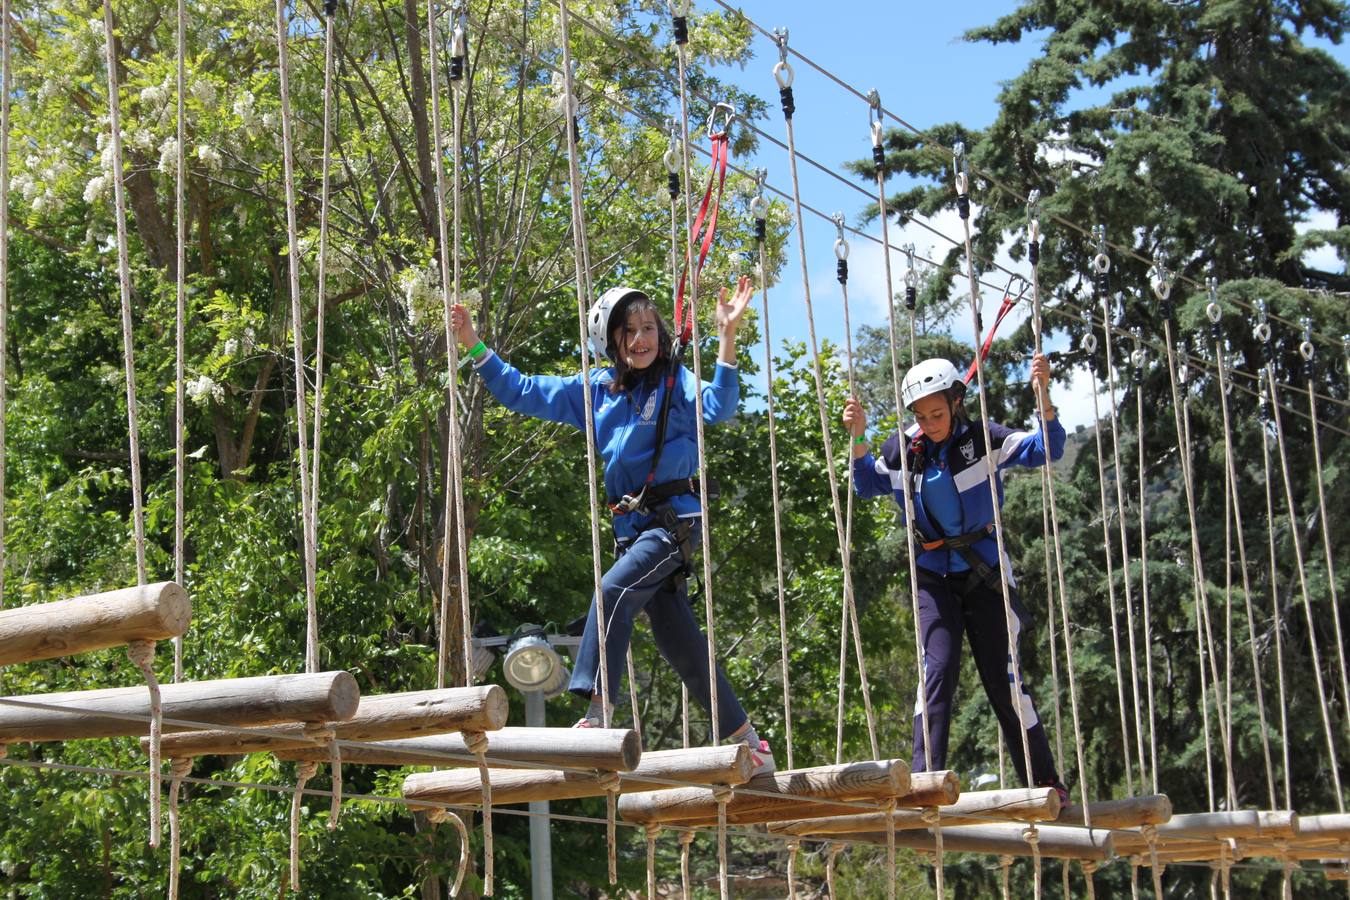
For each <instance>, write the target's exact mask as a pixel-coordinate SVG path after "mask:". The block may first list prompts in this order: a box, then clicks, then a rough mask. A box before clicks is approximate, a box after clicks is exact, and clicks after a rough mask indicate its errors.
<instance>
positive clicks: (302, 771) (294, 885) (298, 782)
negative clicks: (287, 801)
mask: <svg viewBox="0 0 1350 900" xmlns="http://www.w3.org/2000/svg"><path fill="white" fill-rule="evenodd" d="M318 771H319V764H318V763H316V762H309V761H306V762H302V763H299V764H298V765H296V768H295V793H294V794H293V795H292V797H291V858H290V879H289V881H287V885H288V890H289V891H293V892H295V893H297V894H298V893H300V803H301V801H302V800H303V799H304V795H305V782H307V781H309V780H310V779H311V778H313V777H314V775H315V774H316V773H317V772H318ZM282 893H283V894H285V893H287V891H286V890H283V892H282Z"/></svg>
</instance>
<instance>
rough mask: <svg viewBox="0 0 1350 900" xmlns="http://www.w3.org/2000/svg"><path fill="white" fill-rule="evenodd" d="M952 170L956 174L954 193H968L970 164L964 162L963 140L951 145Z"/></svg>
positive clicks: (964, 145)
mask: <svg viewBox="0 0 1350 900" xmlns="http://www.w3.org/2000/svg"><path fill="white" fill-rule="evenodd" d="M952 172H953V173H954V174H955V176H956V193H957V194H967V193H969V188H970V164H969V163H967V162H966V143H965V141H957V142H956V145H955V146H954V147H952Z"/></svg>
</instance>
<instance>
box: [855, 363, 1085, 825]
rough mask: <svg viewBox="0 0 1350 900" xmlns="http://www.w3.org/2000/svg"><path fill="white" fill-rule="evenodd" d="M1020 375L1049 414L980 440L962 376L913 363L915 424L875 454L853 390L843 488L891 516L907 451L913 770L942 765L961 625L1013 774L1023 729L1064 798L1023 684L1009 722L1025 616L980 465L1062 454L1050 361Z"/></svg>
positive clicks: (1035, 775) (1035, 772)
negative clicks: (917, 647) (919, 694)
mask: <svg viewBox="0 0 1350 900" xmlns="http://www.w3.org/2000/svg"><path fill="white" fill-rule="evenodd" d="M1031 380H1032V383H1033V384H1034V385H1035V388H1036V392H1037V395H1038V400H1039V401H1040V402H1039V403H1038V408H1040V409H1046V410H1048V411H1049V412H1048V414H1047V415H1046V418H1045V422H1044V423H1043V427H1040V426H1038V427H1036V428H1034V429H1031V430H1022V429H1014V428H1008V427H1007V426H1004V425H998V424H996V423H993V422H991V423H989V437H990V442H991V446H989V447H986V446H985V440H984V428H983V427H981V424H980V423H979V422H978V421H977V422H972V421H970V419H969V418H968V417H967V415H966V412H965V409H964V408H963V407H962V405H961V402H962V399H963V398H964V396H965V392H966V385H965V382H964V381H963V380H962V379H961V375H960V373H959V372H957V370H956V367H955V366H953V365H952V364H951V363H950V362H948V361H947V360H945V359H929V360H925V361H924V362H921V363H919V364H918V365H917V366H915V367H914V368H912V369H910V370H909V372H907V373H906V374H905V379H904V381H903V382H902V386H901V398H902V400H903V401H904V404H905V407H906V408H907V409H909V411H910V412H912V413H913V414H914V419H915V424H913V425H911V426H910V427H909V428H908V429H906V431H905V438H904V440H903V441H902V440H901V438H900V436H899V435H898V434H892V435H891V436H890V437H888V438H887V439H886V442H885V443H884V444H883V445H882V448H881V457H880V458H879V459H878V458H875V457H873V455H872V454H871V452H869V450H868V445H867V440H866V438H865V437H864V436H863V432H864V431H866V429H867V414H866V413H865V412H864V410H863V407H862V404H861V403H859V402H858V400H857V399H856V398H851V399H850V400H849V401H848V403H847V404H845V406H844V425H845V427H847V428H848V430H849V433H850V434H852V435H853V436H854V443H853V485H854V488H855V489H856V490H857V492H858V495H859V496H860V497H881V496H885V495H890V496H892V497H894V498H895V502H896V503H898V504H899V505H900V511H901V515H902V516H903V515H904V509H905V495H904V481H903V476H902V474H901V471H902V470H901V465H902V460H901V457H900V454H902V453H905V454H908V466H909V474H910V479H911V487H910V493H911V495H912V497H913V501H914V519H915V521H914V523H913V525H912V532H913V536H914V546H913V548H912V551H913V552H915V553H918V554H919V555H918V558H917V559H916V563H917V571H918V595H919V630H920V634H921V636H922V639H923V648H924V661H923V670H924V683H923V685H921V686H920V690H922V691H923V692H924V693H925V695H926V696H927V700H928V728H929V733H930V734H929V735H925V734H924V731H923V720H922V716H921V709H922V707H921V703H922V700H920V701H919V702H918V703H916V704H915V709H914V758H913V762H912V769H913V771H915V772H921V771H925V770H936V769H943V768H946V762H947V737H948V732H949V730H950V727H951V711H952V698H953V696H954V695H955V693H956V681H957V676H958V675H959V674H960V672H961V635H962V633H963V632H964V633H965V635H966V637H967V638H968V639H969V641H970V649H971V653H972V654H974V657H975V668H976V670H977V671H978V672H979V673H980V681H981V683H982V684H983V685H984V692H985V694H986V695H987V696H988V698H989V702H990V703H991V704H993V707H994V713H995V714H996V715H997V717H998V721H999V725H1000V727H1001V728H1002V729H1003V736H1004V738H1005V739H1006V740H1007V742H1008V747H1009V750H1010V755H1011V756H1012V761H1013V766H1014V768H1015V769H1016V770H1017V775H1018V777H1019V778H1021V779H1022V783H1023V784H1027V783H1028V781H1027V773H1026V771H1025V768H1026V767H1025V764H1024V761H1023V751H1022V734H1021V732H1022V727H1023V726H1025V728H1026V739H1027V746H1028V748H1029V750H1030V756H1031V781H1032V783H1035V784H1036V785H1041V786H1047V787H1054V788H1055V789H1056V791H1058V792H1059V794H1060V799H1061V800H1062V801H1065V802H1067V801H1068V791H1067V790H1066V789H1065V787H1064V785H1063V784H1061V783H1060V781H1059V775H1058V774H1057V773H1056V772H1055V760H1054V756H1053V755H1052V754H1051V752H1050V742H1049V741H1048V740H1047V739H1046V736H1045V727H1044V726H1043V725H1042V724H1041V721H1040V719H1039V718H1038V717H1037V715H1036V705H1035V704H1034V703H1033V702H1032V699H1031V694H1030V692H1029V691H1028V690H1027V688H1026V683H1025V681H1024V682H1023V684H1022V691H1021V695H1020V697H1018V698H1016V702H1018V703H1020V705H1021V709H1022V714H1021V719H1020V722H1019V717H1018V712H1017V707H1016V706H1015V705H1014V696H1013V694H1014V691H1013V689H1012V684H1013V671H1012V656H1011V652H1012V650H1013V648H1014V647H1016V645H1017V642H1018V639H1019V638H1020V637H1021V632H1022V630H1023V629H1025V628H1026V627H1027V625H1028V624H1029V623H1030V616H1029V615H1028V613H1027V611H1026V608H1025V607H1024V606H1023V605H1022V601H1021V598H1020V597H1019V596H1018V593H1017V587H1016V581H1015V580H1014V578H1013V573H1012V565H1011V563H1010V562H1009V560H1008V559H1007V557H1006V556H1005V557H1004V558H1003V559H999V554H998V541H997V540H996V538H995V537H994V503H995V502H997V503H998V504H999V506H1000V507H1001V506H1002V505H1003V481H1002V479H1001V478H999V477H998V475H997V473H996V475H995V484H996V486H997V497H994V496H991V494H992V492H991V491H990V489H989V484H988V474H987V463H986V461H985V457H986V455H988V454H993V455H994V462H995V465H996V470H997V471H1001V470H1003V469H1005V468H1007V467H1008V466H1015V465H1018V466H1032V467H1034V466H1041V465H1044V464H1045V453H1046V447H1045V436H1047V435H1048V437H1049V442H1050V458H1051V459H1059V458H1060V457H1061V456H1063V455H1064V426H1063V425H1062V424H1060V422H1059V419H1058V418H1057V417H1056V416H1055V411H1054V407H1053V406H1051V405H1050V388H1049V384H1050V364H1049V362H1047V361H1046V358H1045V357H1044V356H1043V355H1041V354H1039V353H1038V354H1036V356H1035V358H1034V359H1033V361H1032V363H1031ZM1004 579H1006V580H1007V583H1008V596H1009V599H1010V601H1011V604H1012V610H1013V613H1014V614H1015V620H1014V622H1013V628H1014V631H1013V634H1012V635H1011V637H1010V636H1009V634H1008V622H1007V615H1006V613H1005V610H1004V606H1003V585H1002V583H1001V582H1002V581H1003V580H1004ZM930 736H931V740H929V739H927V738H928V737H930Z"/></svg>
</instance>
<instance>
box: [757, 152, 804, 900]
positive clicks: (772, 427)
mask: <svg viewBox="0 0 1350 900" xmlns="http://www.w3.org/2000/svg"><path fill="white" fill-rule="evenodd" d="M763 174H764V170H763V169H761V170H759V172H757V173H756V176H757V177H756V181H757V183H758V185H759V192H758V194H757V195H756V197H755V200H754V201H752V203H751V208H752V212H754V213H755V236H756V243H757V245H758V248H759V283H760V291H761V295H762V297H763V302H764V315H763V316H761V317H760V318H761V321H762V323H763V326H764V377H765V384H766V388H765V392H764V395H765V400H766V405H767V415H768V420H769V484H770V490H771V496H772V499H773V560H774V577H775V583H776V585H777V587H778V644H779V655H780V657H781V659H782V667H783V728H784V729H785V733H786V744H787V767H788V769H795V768H796V767H797V766H796V763H795V762H794V759H793V753H792V743H793V741H792V681H791V678H790V677H789V672H788V669H789V666H788V662H789V658H790V657H789V652H788V637H787V629H788V625H787V588H786V579H785V578H784V575H783V568H784V567H783V504H782V497H781V495H780V493H779V487H778V421H777V414H776V410H775V408H774V399H773V338H772V335H771V332H770V330H769V275H768V272H769V251H768V249H767V248H766V246H765V229H766V228H767V216H768V211H769V207H768V203H767V202H766V201H765V200H764V185H763V178H762V176H763ZM792 862H795V856H794V857H792V858H791V859H790V864H791V863H792ZM790 881H791V879H790V878H789V882H790Z"/></svg>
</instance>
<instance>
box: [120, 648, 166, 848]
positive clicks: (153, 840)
mask: <svg viewBox="0 0 1350 900" xmlns="http://www.w3.org/2000/svg"><path fill="white" fill-rule="evenodd" d="M127 656H129V657H130V658H131V661H132V663H133V664H135V666H136V668H137V669H139V670H140V673H141V676H142V677H143V678H144V679H145V684H146V687H147V688H148V689H149V691H150V771H151V772H153V773H155V774H156V775H158V774H159V771H160V765H159V736H160V731H161V730H162V728H163V726H162V721H163V716H164V708H163V705H162V704H161V701H160V693H159V679H158V678H156V677H155V642H154V641H142V640H137V641H132V642H130V643H129V644H127ZM159 793H160V781H159V778H158V777H156V778H151V779H150V846H151V847H158V846H159V836H160V828H159V826H160V815H159Z"/></svg>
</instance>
